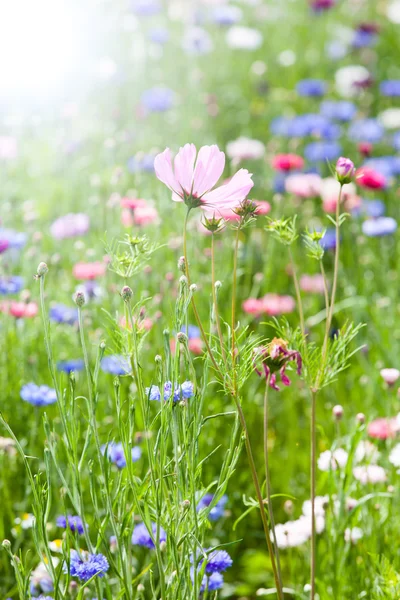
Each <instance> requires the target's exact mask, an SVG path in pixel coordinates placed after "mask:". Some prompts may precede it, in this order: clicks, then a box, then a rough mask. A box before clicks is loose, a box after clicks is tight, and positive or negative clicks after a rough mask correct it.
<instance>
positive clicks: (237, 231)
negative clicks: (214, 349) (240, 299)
mask: <svg viewBox="0 0 400 600" xmlns="http://www.w3.org/2000/svg"><path fill="white" fill-rule="evenodd" d="M239 233H240V225H239V226H238V228H237V230H236V237H235V249H234V252H233V281H232V323H231V327H232V331H231V341H232V348H231V353H232V369H233V376H234V378H236V370H235V362H236V361H235V347H236V340H235V322H236V317H235V312H236V289H237V257H238V249H239ZM234 385H235V387H236V384H235V383H234Z"/></svg>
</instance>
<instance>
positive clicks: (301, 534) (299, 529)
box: [271, 513, 325, 549]
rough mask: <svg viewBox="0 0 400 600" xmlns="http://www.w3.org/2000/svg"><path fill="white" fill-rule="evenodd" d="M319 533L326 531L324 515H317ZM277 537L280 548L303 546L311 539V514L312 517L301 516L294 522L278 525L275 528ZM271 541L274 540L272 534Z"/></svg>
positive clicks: (316, 521) (316, 523)
mask: <svg viewBox="0 0 400 600" xmlns="http://www.w3.org/2000/svg"><path fill="white" fill-rule="evenodd" d="M315 525H316V531H317V533H322V532H323V530H324V529H325V517H324V515H323V514H317V515H316V519H315ZM275 535H276V538H277V544H278V548H282V549H284V548H294V547H296V546H301V545H302V544H304V543H305V542H307V541H308V540H309V539H310V537H311V513H310V515H301V516H300V517H299V518H298V519H296V520H294V521H287V522H286V523H278V524H277V525H276V526H275ZM271 541H274V540H273V536H272V532H271Z"/></svg>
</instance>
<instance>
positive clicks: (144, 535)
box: [132, 523, 167, 550]
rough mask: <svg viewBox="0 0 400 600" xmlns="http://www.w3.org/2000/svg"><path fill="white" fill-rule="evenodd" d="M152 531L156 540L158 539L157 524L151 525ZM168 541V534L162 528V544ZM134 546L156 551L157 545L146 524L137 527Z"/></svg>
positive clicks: (133, 538)
mask: <svg viewBox="0 0 400 600" xmlns="http://www.w3.org/2000/svg"><path fill="white" fill-rule="evenodd" d="M151 530H152V532H153V538H154V540H155V539H156V537H157V525H156V524H155V523H151ZM166 541H167V534H166V533H165V531H164V529H163V528H162V527H160V543H161V542H166ZM132 544H133V545H134V546H143V547H144V548H149V549H150V550H154V548H155V545H154V542H153V540H152V539H151V536H150V534H149V532H148V530H147V527H146V525H145V524H144V523H139V524H138V525H136V527H135V529H134V530H133V534H132Z"/></svg>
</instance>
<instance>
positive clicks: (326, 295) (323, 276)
mask: <svg viewBox="0 0 400 600" xmlns="http://www.w3.org/2000/svg"><path fill="white" fill-rule="evenodd" d="M319 264H320V269H321V275H322V280H323V283H324V297H325V310H326V315H327V317H328V312H329V291H328V282H327V279H326V273H325V269H324V263H323V262H322V260H320V261H319ZM327 323H328V318H327V319H326V324H327ZM328 335H329V329H328Z"/></svg>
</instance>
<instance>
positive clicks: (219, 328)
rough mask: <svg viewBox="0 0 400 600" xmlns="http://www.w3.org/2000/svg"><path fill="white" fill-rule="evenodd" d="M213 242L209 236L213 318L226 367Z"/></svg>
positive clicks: (212, 236)
mask: <svg viewBox="0 0 400 600" xmlns="http://www.w3.org/2000/svg"><path fill="white" fill-rule="evenodd" d="M214 246H215V242H214V233H212V234H211V279H212V296H213V302H214V316H215V322H216V325H217V331H218V338H219V343H220V346H221V353H222V357H223V360H224V363H225V366H226V353H225V348H224V338H223V336H222V331H221V321H220V318H219V309H218V298H217V290H216V288H215V247H214Z"/></svg>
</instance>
